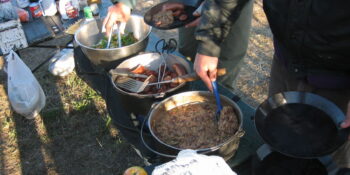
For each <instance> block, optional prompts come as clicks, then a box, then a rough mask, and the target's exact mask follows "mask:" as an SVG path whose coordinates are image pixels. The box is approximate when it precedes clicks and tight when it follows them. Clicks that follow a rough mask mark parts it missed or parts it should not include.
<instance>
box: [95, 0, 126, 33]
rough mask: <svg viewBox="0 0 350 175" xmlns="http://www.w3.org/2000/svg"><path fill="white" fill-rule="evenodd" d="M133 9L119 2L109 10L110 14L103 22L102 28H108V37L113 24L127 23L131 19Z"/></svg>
mask: <svg viewBox="0 0 350 175" xmlns="http://www.w3.org/2000/svg"><path fill="white" fill-rule="evenodd" d="M130 14H131V9H130V7H128V6H126V5H125V4H123V3H121V2H119V3H117V4H115V5H113V6H110V7H109V8H108V14H107V16H106V18H105V19H104V21H103V24H102V26H105V28H106V35H107V36H108V34H109V32H110V30H111V27H112V26H113V24H117V23H118V22H127V21H128V20H129V18H130Z"/></svg>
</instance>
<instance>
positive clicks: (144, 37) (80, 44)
mask: <svg viewBox="0 0 350 175" xmlns="http://www.w3.org/2000/svg"><path fill="white" fill-rule="evenodd" d="M132 16H135V17H140V18H143V17H142V16H140V15H132ZM101 20H103V19H101ZM91 22H93V21H89V22H88V23H91ZM149 27H150V29H149V31H148V33H147V34H146V35H145V36H143V37H142V38H140V39H138V41H137V42H135V43H133V44H130V45H127V46H123V47H122V48H130V47H133V46H134V45H137V44H139V43H141V42H142V41H143V40H144V39H146V38H147V37H148V36H149V35H150V33H151V32H152V26H149ZM80 30H82V28H80V29H78V30H77V32H76V33H75V34H74V40H75V41H76V42H77V43H78V45H79V46H81V47H84V48H87V49H91V50H101V51H102V50H106V51H107V50H109V51H111V50H116V49H118V48H108V49H107V48H103V49H99V48H93V47H89V46H86V45H84V44H82V43H81V42H80V41H79V40H78V39H77V34H78V33H79V32H80Z"/></svg>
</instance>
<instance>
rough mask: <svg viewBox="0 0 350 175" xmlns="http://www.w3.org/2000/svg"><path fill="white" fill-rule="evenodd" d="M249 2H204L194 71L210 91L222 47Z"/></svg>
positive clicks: (242, 0) (197, 36)
mask: <svg viewBox="0 0 350 175" xmlns="http://www.w3.org/2000/svg"><path fill="white" fill-rule="evenodd" d="M248 1H249V0H206V1H205V2H204V5H203V7H202V8H203V9H202V14H201V19H200V23H199V26H198V27H197V30H196V33H195V36H196V39H197V40H198V41H199V45H198V49H197V55H196V58H195V63H194V69H195V71H196V72H197V74H198V75H199V76H200V77H201V79H202V80H203V82H204V83H205V84H206V86H207V87H208V88H209V89H210V90H212V86H211V81H214V80H215V79H216V75H215V73H216V68H217V62H218V57H219V55H220V51H221V50H220V45H221V43H222V42H223V41H224V39H225V38H226V36H227V34H228V33H229V31H230V29H231V26H232V24H233V23H235V22H236V20H237V19H238V17H239V15H240V13H241V10H242V8H243V7H244V6H245V5H246V4H247V2H248ZM233 52H234V51H233ZM211 59H212V60H211ZM213 64H215V65H213Z"/></svg>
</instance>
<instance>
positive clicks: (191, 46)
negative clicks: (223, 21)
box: [179, 0, 254, 90]
mask: <svg viewBox="0 0 350 175" xmlns="http://www.w3.org/2000/svg"><path fill="white" fill-rule="evenodd" d="M253 3H254V1H252V0H251V1H249V2H248V3H247V4H246V6H245V7H244V8H243V9H242V12H241V14H240V16H239V18H238V19H237V21H236V22H235V23H234V24H233V25H232V27H231V29H230V32H229V34H228V35H227V37H226V38H225V40H224V42H223V43H222V45H221V53H220V57H219V66H218V67H219V68H226V69H227V71H228V72H227V74H226V75H225V76H222V77H220V78H219V79H218V81H219V83H220V84H221V85H223V86H225V87H226V88H229V89H231V90H233V89H234V80H235V78H236V77H237V75H238V72H239V69H240V67H241V66H240V65H241V64H242V62H243V58H244V56H245V54H246V51H247V47H248V37H249V33H250V27H251V19H252V9H253ZM195 30H196V28H180V29H179V51H180V53H181V54H183V55H184V56H186V57H190V58H191V60H194V57H195V55H196V51H197V46H198V42H197V41H196V39H195V37H194V32H195Z"/></svg>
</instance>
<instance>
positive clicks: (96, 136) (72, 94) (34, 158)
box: [0, 58, 143, 175]
mask: <svg viewBox="0 0 350 175" xmlns="http://www.w3.org/2000/svg"><path fill="white" fill-rule="evenodd" d="M25 59H26V58H23V60H25ZM29 59H30V58H29ZM0 76H1V84H0V96H1V104H0V105H1V106H2V107H1V111H0V114H1V115H0V175H3V174H4V175H5V174H11V175H12V174H36V175H37V174H121V173H122V172H123V171H124V170H125V169H127V168H128V167H130V166H133V165H139V166H143V162H142V160H141V159H140V158H139V157H138V156H137V155H136V153H135V152H134V150H133V149H132V148H131V146H130V145H129V144H128V143H127V142H126V141H125V140H124V139H123V138H122V137H121V136H120V135H119V133H118V130H117V129H116V127H115V126H114V125H113V122H112V119H111V117H110V116H109V115H108V113H107V111H106V104H105V101H104V100H103V98H101V97H100V96H99V95H98V94H97V93H96V92H95V91H94V90H93V89H91V88H90V87H89V86H88V85H87V84H86V83H85V82H84V81H82V80H81V79H80V78H79V77H78V76H77V75H76V74H75V73H74V72H73V73H71V74H70V75H69V76H67V77H63V78H59V77H54V76H52V75H51V74H50V73H49V72H48V71H46V67H45V66H44V67H43V68H41V69H39V70H38V71H37V72H36V73H35V77H36V78H37V79H38V81H39V82H40V84H41V86H42V88H43V90H44V92H45V95H46V105H45V108H44V109H43V110H42V111H41V113H40V115H39V116H37V117H36V118H35V119H33V120H28V119H25V118H24V117H23V116H20V115H18V114H16V113H15V112H13V111H12V110H11V107H10V105H9V103H8V99H7V94H6V75H5V74H3V73H2V74H0Z"/></svg>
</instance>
